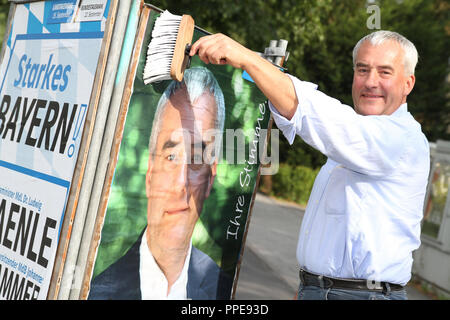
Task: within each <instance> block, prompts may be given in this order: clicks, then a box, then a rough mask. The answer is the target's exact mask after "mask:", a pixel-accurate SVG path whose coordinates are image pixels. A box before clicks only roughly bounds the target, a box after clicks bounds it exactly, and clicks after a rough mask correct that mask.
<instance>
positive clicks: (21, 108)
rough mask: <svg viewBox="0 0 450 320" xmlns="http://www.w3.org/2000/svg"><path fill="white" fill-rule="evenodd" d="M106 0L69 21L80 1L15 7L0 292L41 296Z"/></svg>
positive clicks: (3, 133) (0, 94) (2, 95)
mask: <svg viewBox="0 0 450 320" xmlns="http://www.w3.org/2000/svg"><path fill="white" fill-rule="evenodd" d="M91 2H92V1H91ZM109 2H110V1H109V0H104V1H96V2H95V3H96V4H97V5H96V6H95V8H94V7H91V10H92V12H95V19H94V18H92V19H87V20H86V19H82V18H78V20H77V21H76V19H75V18H76V16H75V15H76V13H77V12H78V11H79V10H82V9H84V12H86V11H89V7H83V4H84V3H86V2H85V1H79V0H78V1H77V0H55V1H37V2H30V3H24V4H17V5H14V6H15V11H14V14H13V16H12V26H11V29H10V33H9V36H8V38H7V42H6V43H4V44H3V45H4V46H6V49H5V50H4V56H3V57H2V60H1V61H2V63H1V66H0V299H5V300H29V299H46V298H47V292H48V288H49V284H50V279H51V276H52V271H53V265H54V263H55V255H56V250H57V247H58V241H59V240H60V233H61V226H62V221H63V218H64V214H65V209H66V205H67V200H68V195H69V191H70V187H71V183H72V177H73V172H74V168H75V165H76V162H77V158H78V151H79V148H80V143H81V138H82V135H83V128H84V124H85V121H86V115H87V114H88V112H89V108H90V97H91V93H92V88H93V83H94V78H95V74H96V70H97V63H98V60H99V54H100V50H101V46H102V40H103V35H104V28H105V21H106V19H107V15H108V6H109ZM98 5H100V6H98ZM99 12H101V14H99ZM87 48H88V50H87Z"/></svg>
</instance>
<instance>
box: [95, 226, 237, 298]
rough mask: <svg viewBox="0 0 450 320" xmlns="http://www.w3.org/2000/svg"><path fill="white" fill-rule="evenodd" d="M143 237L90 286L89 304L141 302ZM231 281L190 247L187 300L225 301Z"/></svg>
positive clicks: (201, 253) (206, 256)
mask: <svg viewBox="0 0 450 320" xmlns="http://www.w3.org/2000/svg"><path fill="white" fill-rule="evenodd" d="M141 239H142V234H141V235H140V237H139V239H138V240H137V241H136V242H135V243H134V244H133V246H132V247H131V248H130V250H128V252H127V253H126V254H125V255H124V256H123V257H121V258H120V259H119V260H117V261H116V262H115V263H113V264H112V265H111V266H110V267H108V268H107V269H106V270H104V271H103V272H102V273H100V274H99V275H98V276H97V277H95V279H94V280H93V281H92V282H91V290H90V292H89V297H88V299H89V300H108V299H112V300H141V299H142V296H141V287H140V277H139V264H140V255H139V247H140V244H141ZM231 287H232V280H231V278H230V276H228V275H227V274H225V273H224V272H223V271H222V269H220V268H219V266H218V265H217V264H216V263H215V262H214V261H213V260H212V259H211V258H210V257H209V256H208V255H206V254H205V253H203V252H202V251H200V250H198V249H197V248H195V247H194V246H192V250H191V259H190V262H189V268H188V282H187V297H188V299H193V300H216V299H217V300H228V299H230V297H231Z"/></svg>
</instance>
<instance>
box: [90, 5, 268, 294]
mask: <svg viewBox="0 0 450 320" xmlns="http://www.w3.org/2000/svg"><path fill="white" fill-rule="evenodd" d="M157 15H158V13H157V12H152V14H151V15H150V19H149V22H148V24H147V31H146V36H145V40H144V43H143V46H142V48H146V47H147V45H148V43H149V41H150V38H151V36H150V34H151V29H152V26H153V23H154V20H155V19H156V17H157ZM206 34H207V33H206V32H204V31H202V30H200V29H197V28H196V29H195V32H194V40H195V39H196V38H197V39H198V38H199V37H201V36H203V35H206ZM145 58H146V50H144V49H143V50H141V52H140V61H139V66H138V68H137V71H136V75H135V79H134V86H133V93H132V96H131V99H130V103H129V108H128V112H127V116H126V122H125V127H124V132H123V138H122V141H121V145H120V152H119V155H118V160H117V165H116V168H115V172H114V180H113V183H112V186H111V193H110V196H109V200H108V207H107V211H106V215H105V221H104V225H103V228H102V232H101V242H100V245H99V249H98V252H97V257H96V261H95V266H94V271H93V275H92V279H91V283H90V291H89V296H88V299H230V298H231V297H232V290H233V286H234V285H235V281H236V278H237V277H236V276H237V269H238V263H239V260H240V255H241V252H242V246H243V242H244V233H245V230H246V226H247V225H246V224H247V218H248V216H249V213H250V210H251V202H252V199H253V197H254V193H255V192H256V186H257V179H258V170H259V165H260V162H259V159H258V154H259V153H260V152H261V151H260V149H261V148H263V147H264V143H265V140H264V139H265V136H263V135H262V132H263V131H264V130H266V129H267V127H268V124H269V119H270V115H269V112H268V107H267V108H266V102H265V101H266V99H265V97H264V96H263V95H262V93H261V92H260V91H259V90H258V89H257V88H256V86H255V85H254V83H253V82H252V81H251V79H248V78H246V77H245V76H244V75H243V74H242V70H237V69H233V68H231V67H229V66H206V65H204V64H203V63H202V62H201V61H200V59H198V58H197V57H194V58H193V59H192V62H191V67H190V68H188V69H187V70H186V71H185V74H184V78H183V80H182V81H181V82H177V81H173V80H168V81H162V82H157V83H152V84H150V85H144V83H143V80H142V70H143V68H144V64H145ZM261 141H262V143H261Z"/></svg>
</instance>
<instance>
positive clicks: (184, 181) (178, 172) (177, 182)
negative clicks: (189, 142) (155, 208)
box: [172, 161, 189, 193]
mask: <svg viewBox="0 0 450 320" xmlns="http://www.w3.org/2000/svg"><path fill="white" fill-rule="evenodd" d="M188 180H189V177H188V164H187V163H186V161H182V162H180V163H178V165H177V166H176V168H174V169H173V172H172V183H173V186H172V188H173V190H174V191H176V192H181V193H186V190H187V187H188V182H189V181H188Z"/></svg>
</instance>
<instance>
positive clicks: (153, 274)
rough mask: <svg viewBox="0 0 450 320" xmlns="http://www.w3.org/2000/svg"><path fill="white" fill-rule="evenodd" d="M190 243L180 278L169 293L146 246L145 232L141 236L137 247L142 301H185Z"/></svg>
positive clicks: (165, 282)
mask: <svg viewBox="0 0 450 320" xmlns="http://www.w3.org/2000/svg"><path fill="white" fill-rule="evenodd" d="M191 248H192V243H191V245H190V246H189V251H188V254H187V256H186V261H185V262H184V266H183V270H182V271H181V274H180V276H179V277H178V279H177V280H176V281H175V283H174V284H173V285H172V287H171V289H170V292H167V287H168V282H167V279H166V277H165V275H164V273H163V272H162V271H161V269H160V268H159V266H158V264H157V263H156V261H155V259H154V258H153V255H152V253H151V252H150V249H149V247H148V244H147V230H145V232H144V235H143V236H142V241H141V245H140V247H139V255H140V266H139V275H140V282H141V295H142V300H186V299H187V289H186V286H187V281H188V268H189V261H190V259H191Z"/></svg>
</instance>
